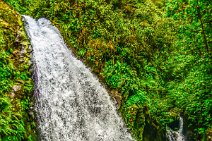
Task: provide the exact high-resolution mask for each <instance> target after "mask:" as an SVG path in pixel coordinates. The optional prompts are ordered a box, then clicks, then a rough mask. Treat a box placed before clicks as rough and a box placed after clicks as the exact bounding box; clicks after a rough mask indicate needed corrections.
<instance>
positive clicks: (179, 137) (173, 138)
mask: <svg viewBox="0 0 212 141" xmlns="http://www.w3.org/2000/svg"><path fill="white" fill-rule="evenodd" d="M166 136H167V138H168V140H169V141H185V137H184V135H183V118H182V117H180V119H179V130H178V131H173V130H172V129H168V130H167V133H166Z"/></svg>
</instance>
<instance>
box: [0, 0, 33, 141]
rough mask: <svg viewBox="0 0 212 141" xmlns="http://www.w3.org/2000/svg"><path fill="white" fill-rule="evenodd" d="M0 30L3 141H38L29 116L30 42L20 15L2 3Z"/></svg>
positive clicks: (0, 5) (0, 131) (0, 107)
mask: <svg viewBox="0 0 212 141" xmlns="http://www.w3.org/2000/svg"><path fill="white" fill-rule="evenodd" d="M0 29H1V30H0V85H1V87H0V111H1V112H0V140H3V141H7V140H11V141H18V140H35V136H36V134H35V125H33V123H34V120H30V118H31V117H30V115H29V114H28V113H29V107H30V106H32V102H31V101H32V99H31V98H30V97H31V93H32V90H33V81H32V80H31V72H30V71H29V67H30V65H29V58H30V55H29V53H27V52H28V47H29V42H28V39H27V38H26V35H25V32H24V27H23V23H22V20H21V15H20V14H19V13H17V12H16V11H15V10H13V9H12V8H11V7H9V6H8V5H7V4H6V3H4V2H2V1H0ZM26 43H27V44H26ZM21 50H22V52H25V53H21Z"/></svg>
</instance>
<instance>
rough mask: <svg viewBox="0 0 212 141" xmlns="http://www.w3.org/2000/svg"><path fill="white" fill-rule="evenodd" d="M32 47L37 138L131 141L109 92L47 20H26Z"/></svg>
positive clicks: (73, 140) (58, 140)
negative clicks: (76, 56)
mask: <svg viewBox="0 0 212 141" xmlns="http://www.w3.org/2000/svg"><path fill="white" fill-rule="evenodd" d="M23 17H24V21H25V29H26V32H27V34H28V36H29V38H30V42H31V44H32V49H33V52H32V56H33V57H32V62H33V66H34V67H33V68H34V81H35V94H34V95H35V97H36V101H35V111H36V115H37V120H38V130H39V140H43V141H132V140H133V139H132V137H131V135H130V134H129V133H128V132H127V129H126V128H125V126H124V123H123V121H122V119H121V118H120V117H119V115H118V114H117V111H116V108H115V106H114V104H113V103H112V101H111V100H110V97H109V95H108V93H107V91H106V90H105V89H104V87H102V86H101V84H100V83H99V81H98V80H97V78H95V77H94V75H93V74H92V73H91V72H90V70H89V69H88V68H86V67H85V65H84V64H83V63H82V62H81V61H79V60H77V59H76V58H75V57H74V56H73V54H72V53H71V51H70V50H69V49H68V48H67V46H66V44H65V43H64V41H63V38H62V36H61V35H60V33H59V31H58V29H57V28H56V27H54V26H53V25H51V22H50V21H49V20H47V19H45V18H41V19H39V20H37V21H36V20H34V19H33V18H31V17H29V16H23Z"/></svg>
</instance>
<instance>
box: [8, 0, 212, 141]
mask: <svg viewBox="0 0 212 141" xmlns="http://www.w3.org/2000/svg"><path fill="white" fill-rule="evenodd" d="M5 1H6V2H8V3H9V4H11V5H12V6H14V7H15V8H16V9H17V10H18V11H20V12H21V13H23V14H28V15H31V16H33V17H36V18H39V17H43V16H44V17H47V18H49V19H51V20H52V22H53V23H54V24H55V25H56V26H57V27H58V28H59V29H60V31H61V33H62V35H63V37H64V39H65V40H66V43H67V44H68V45H69V46H70V47H71V48H72V50H73V51H74V52H75V54H76V55H77V56H78V57H79V58H80V59H82V60H83V61H84V62H85V63H86V64H87V65H89V66H90V68H91V69H92V70H93V72H95V73H96V74H97V75H98V76H99V78H101V79H102V80H103V81H104V82H105V83H106V84H107V86H108V87H109V89H110V90H111V93H112V96H114V98H115V99H116V100H117V101H118V104H119V107H120V108H119V110H120V112H121V113H122V116H123V118H124V120H125V122H126V124H127V125H128V127H129V128H130V129H131V131H132V133H133V134H134V136H135V137H136V138H137V139H138V140H142V136H143V131H144V127H145V125H146V123H147V122H148V123H149V124H151V125H152V127H155V128H156V129H157V130H165V128H166V126H167V125H169V124H171V123H172V122H173V121H176V120H177V119H178V118H179V114H181V115H183V116H184V117H185V119H186V120H187V122H188V123H189V128H190V130H192V131H193V132H194V134H195V135H194V138H195V139H198V140H201V139H202V138H203V136H204V134H205V131H206V130H211V122H212V117H211V113H212V109H211V108H212V101H211V86H210V85H211V59H210V57H211V54H210V51H211V32H210V30H211V14H210V11H211V4H210V2H209V1H207V0H199V1H194V0H189V1H186V0H182V1H181V0H170V1H169V0H167V1H166V2H165V1H162V0H157V1H156V0H154V1H151V0H86V1H85V0H78V1H69V0H48V1H43V0H37V1H36V2H35V1H32V0H27V1H22V0H5Z"/></svg>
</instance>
